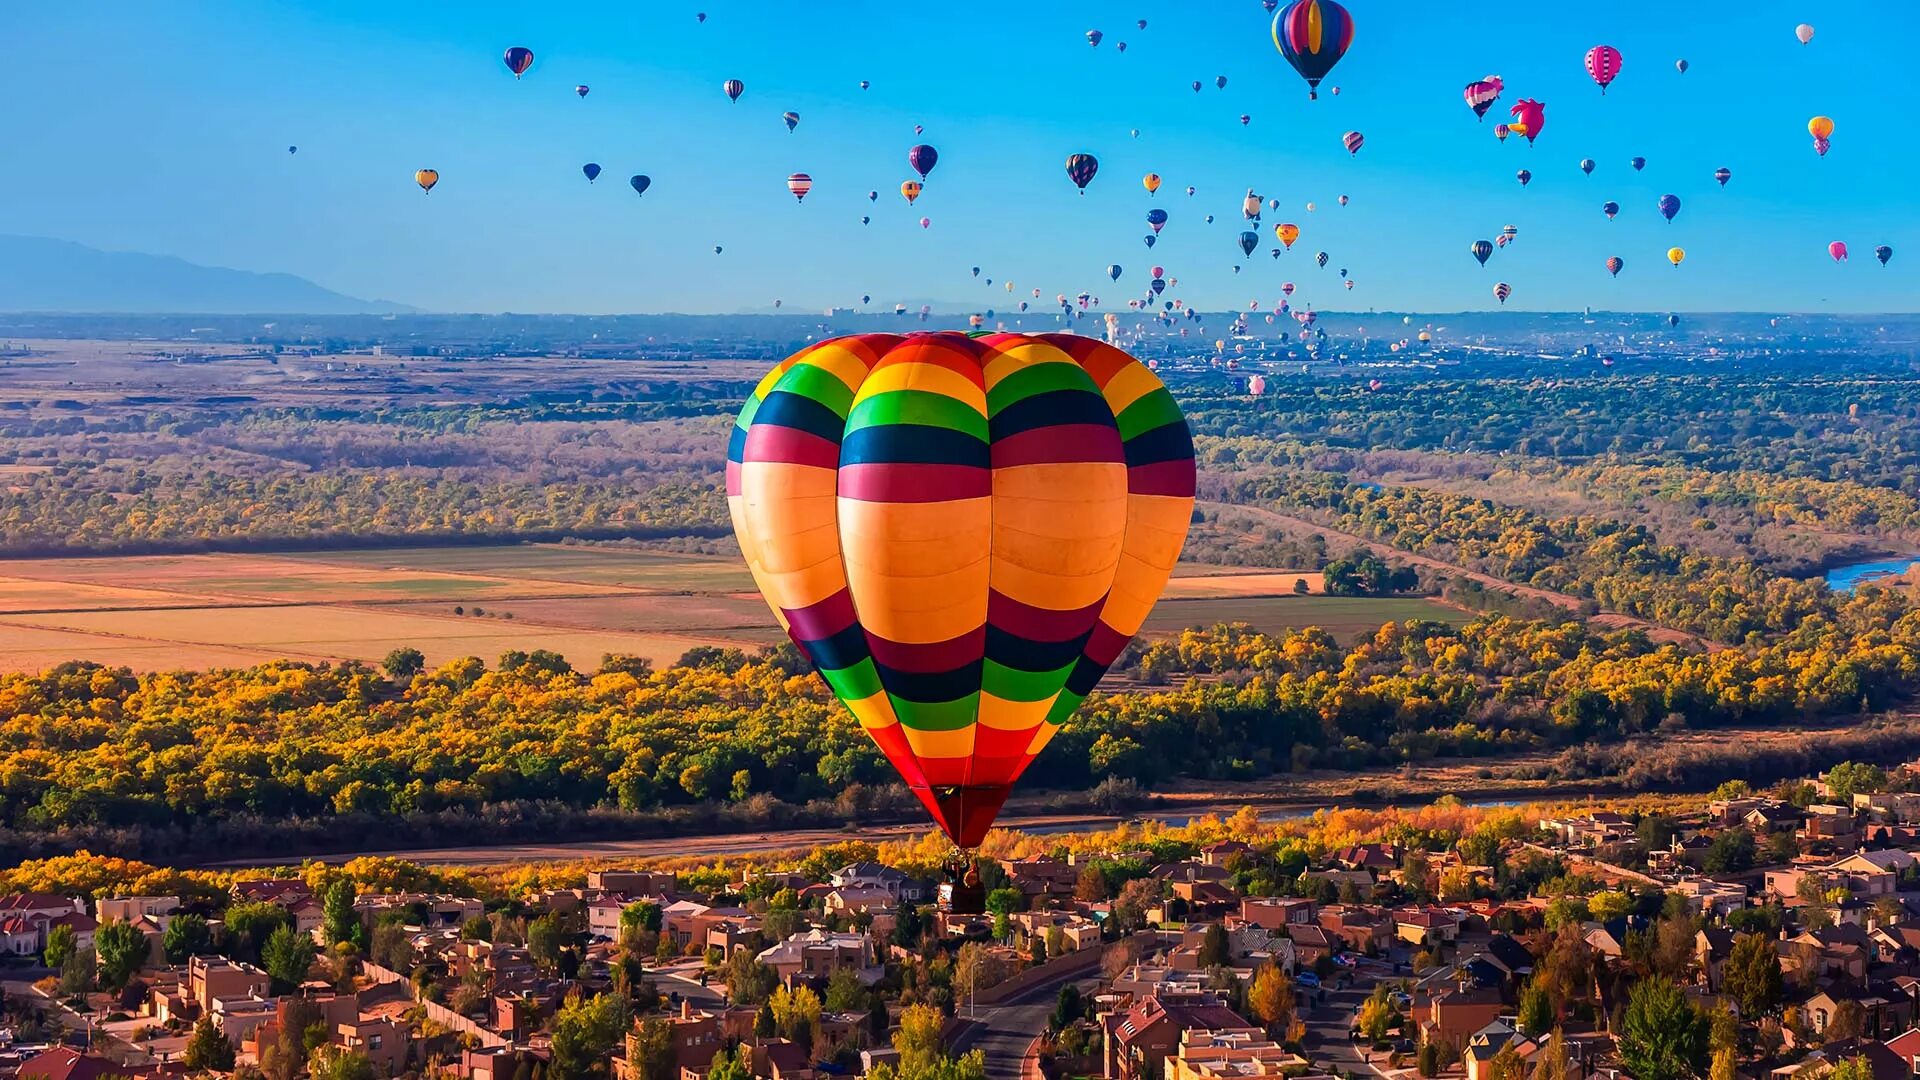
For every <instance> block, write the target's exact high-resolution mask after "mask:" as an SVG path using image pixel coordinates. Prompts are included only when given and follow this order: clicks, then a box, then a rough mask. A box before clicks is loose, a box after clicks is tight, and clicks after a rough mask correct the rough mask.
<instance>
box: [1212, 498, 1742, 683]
mask: <svg viewBox="0 0 1920 1080" xmlns="http://www.w3.org/2000/svg"><path fill="white" fill-rule="evenodd" d="M1198 505H1200V506H1201V507H1204V508H1205V509H1208V510H1243V511H1245V512H1247V513H1249V514H1252V515H1253V516H1255V517H1257V518H1260V519H1261V520H1263V521H1267V522H1270V523H1272V524H1274V525H1278V526H1280V527H1281V528H1284V529H1288V530H1292V531H1295V532H1305V533H1313V534H1315V535H1318V536H1321V537H1323V538H1325V539H1327V540H1329V541H1333V542H1337V543H1346V544H1358V545H1359V546H1361V547H1363V548H1366V549H1367V550H1368V551H1370V552H1372V553H1373V554H1374V555H1377V556H1379V557H1380V558H1382V559H1390V560H1392V561H1394V562H1401V563H1411V564H1413V565H1414V566H1421V567H1425V568H1427V569H1429V570H1433V571H1435V572H1437V573H1441V574H1445V575H1447V576H1449V577H1457V578H1465V579H1467V580H1468V581H1473V582H1477V583H1479V584H1480V585H1483V586H1485V587H1487V588H1489V589H1498V590H1500V591H1501V592H1505V593H1511V594H1512V595H1514V596H1521V597H1525V598H1527V599H1529V600H1538V601H1541V602H1543V603H1548V604H1553V605H1554V606H1556V607H1560V608H1564V609H1565V610H1567V611H1579V610H1580V608H1581V606H1582V605H1583V604H1584V603H1586V601H1584V600H1582V599H1580V598H1579V597H1577V596H1569V595H1567V594H1566V593H1559V592H1554V591H1552V590H1551V589H1541V588H1536V587H1534V586H1532V585H1521V584H1518V583H1516V582H1512V581H1508V580H1506V579H1505V578H1497V577H1494V576H1493V575H1492V574H1484V573H1481V572H1480V571H1478V570H1468V569H1466V568H1465V567H1461V566H1456V565H1454V564H1453V563H1450V562H1447V561H1446V560H1444V559H1436V558H1434V557H1433V556H1431V555H1419V554H1415V553H1414V552H1411V551H1405V550H1402V549H1400V548H1397V547H1394V546H1393V545H1392V544H1388V543H1385V542H1383V541H1379V540H1369V539H1367V538H1366V537H1364V536H1355V535H1354V534H1352V533H1348V532H1341V531H1340V530H1338V529H1334V528H1329V527H1328V526H1325V525H1321V524H1318V523H1316V522H1312V521H1308V520H1307V519H1306V518H1299V517H1293V516H1291V515H1288V514H1282V513H1280V512H1278V511H1275V510H1268V509H1267V508H1265V507H1262V506H1249V505H1247V504H1246V503H1223V502H1204V501H1203V502H1201V503H1199V504H1198ZM1588 621H1589V622H1591V623H1592V624H1593V625H1595V626H1598V627H1602V628H1605V629H1609V630H1619V629H1625V628H1629V627H1631V628H1633V629H1637V630H1642V631H1645V632H1646V635H1647V636H1648V637H1650V638H1652V639H1653V640H1655V641H1663V642H1673V643H1677V644H1683V645H1702V646H1707V647H1712V646H1711V645H1710V643H1708V642H1705V641H1702V640H1701V639H1700V638H1699V637H1697V636H1695V635H1693V634H1689V633H1687V632H1686V631H1684V630H1675V629H1673V628H1672V627H1667V626H1660V625H1658V624H1656V623H1651V622H1648V621H1647V620H1645V619H1642V618H1639V617H1637V616H1633V615H1626V614H1622V613H1620V612H1617V611H1607V612H1602V613H1600V614H1599V615H1596V616H1594V617H1593V618H1591V619H1589V620H1588Z"/></svg>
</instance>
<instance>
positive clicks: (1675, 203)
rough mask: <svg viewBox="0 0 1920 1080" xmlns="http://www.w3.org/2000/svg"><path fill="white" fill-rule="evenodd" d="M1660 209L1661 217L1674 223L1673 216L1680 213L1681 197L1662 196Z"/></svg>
mask: <svg viewBox="0 0 1920 1080" xmlns="http://www.w3.org/2000/svg"><path fill="white" fill-rule="evenodd" d="M1659 208H1660V216H1661V217H1663V218H1666V219H1667V220H1668V221H1672V220H1673V216H1674V215H1675V214H1678V213H1679V212H1680V196H1678V195H1662V196H1660V202H1659Z"/></svg>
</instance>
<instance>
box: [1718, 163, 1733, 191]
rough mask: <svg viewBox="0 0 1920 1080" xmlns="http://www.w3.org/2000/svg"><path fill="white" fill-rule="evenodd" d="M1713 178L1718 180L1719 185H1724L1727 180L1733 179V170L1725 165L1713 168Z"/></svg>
mask: <svg viewBox="0 0 1920 1080" xmlns="http://www.w3.org/2000/svg"><path fill="white" fill-rule="evenodd" d="M1713 178H1714V179H1715V180H1718V181H1720V186H1721V187H1726V186H1727V181H1729V180H1731V179H1733V170H1732V169H1728V168H1725V167H1722V168H1718V169H1715V170H1713Z"/></svg>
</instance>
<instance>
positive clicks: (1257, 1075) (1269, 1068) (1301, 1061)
mask: <svg viewBox="0 0 1920 1080" xmlns="http://www.w3.org/2000/svg"><path fill="white" fill-rule="evenodd" d="M1307 1066H1308V1062H1307V1059H1306V1058H1303V1057H1301V1056H1300V1055H1298V1054H1296V1053H1294V1052H1292V1051H1291V1050H1287V1049H1285V1048H1283V1047H1282V1046H1281V1045H1280V1044H1279V1043H1276V1042H1274V1041H1273V1040H1271V1039H1268V1038H1266V1037H1265V1036H1263V1035H1260V1034H1248V1033H1247V1032H1244V1031H1204V1030H1200V1029H1198V1028H1189V1029H1188V1030H1186V1031H1183V1032H1181V1033H1180V1045H1179V1046H1178V1047H1177V1048H1175V1050H1174V1053H1173V1055H1172V1056H1171V1057H1169V1058H1167V1059H1166V1080H1248V1078H1254V1080H1266V1078H1272V1080H1278V1078H1281V1077H1287V1076H1298V1075H1300V1074H1301V1073H1302V1072H1304V1071H1305V1070H1306V1068H1307Z"/></svg>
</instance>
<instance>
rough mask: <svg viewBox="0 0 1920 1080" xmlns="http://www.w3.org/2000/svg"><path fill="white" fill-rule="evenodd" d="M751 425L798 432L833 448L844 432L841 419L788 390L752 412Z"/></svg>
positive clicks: (761, 404)
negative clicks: (770, 425)
mask: <svg viewBox="0 0 1920 1080" xmlns="http://www.w3.org/2000/svg"><path fill="white" fill-rule="evenodd" d="M753 422H754V424H755V425H756V426H757V425H760V424H777V425H779V426H780V427H790V428H797V429H798V430H800V431H804V432H806V433H807V434H809V435H818V436H820V437H821V438H823V439H826V440H827V441H828V442H832V443H835V444H838V443H839V442H840V436H841V435H842V434H843V433H845V431H846V429H847V421H846V419H845V418H844V417H842V416H840V415H839V414H838V413H835V412H834V411H833V410H832V409H830V408H828V407H827V406H825V405H822V404H821V403H820V402H818V401H815V400H814V399H812V398H810V397H808V396H806V395H805V394H796V393H793V392H792V391H790V390H775V391H774V392H773V393H771V394H768V395H767V399H766V400H765V401H762V402H761V403H760V408H759V409H758V410H756V411H755V412H754V414H753Z"/></svg>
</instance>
